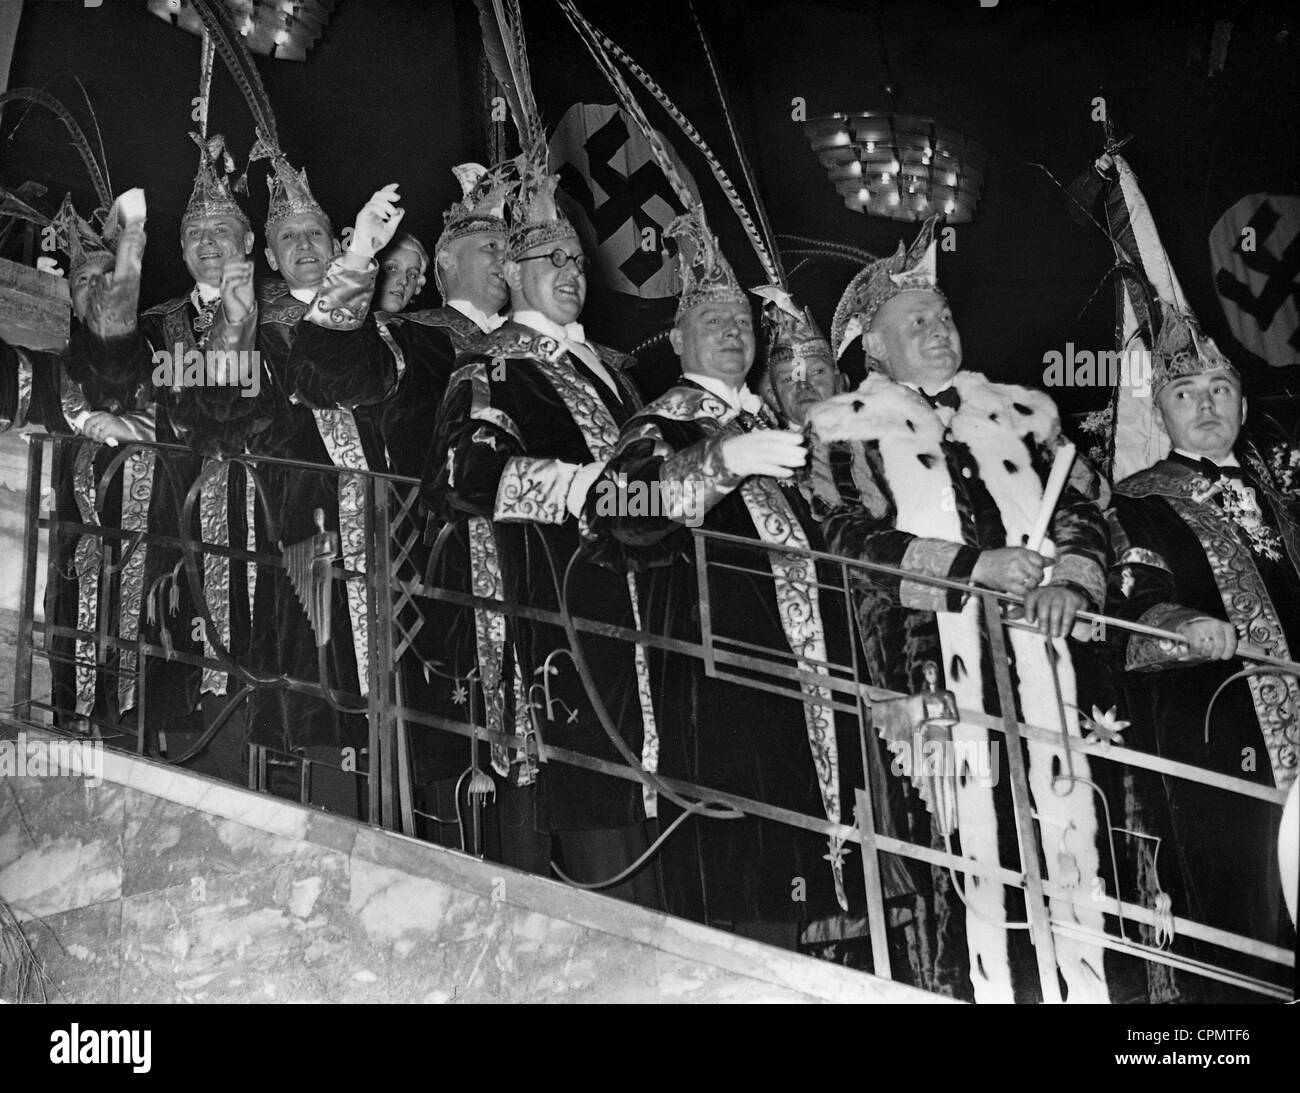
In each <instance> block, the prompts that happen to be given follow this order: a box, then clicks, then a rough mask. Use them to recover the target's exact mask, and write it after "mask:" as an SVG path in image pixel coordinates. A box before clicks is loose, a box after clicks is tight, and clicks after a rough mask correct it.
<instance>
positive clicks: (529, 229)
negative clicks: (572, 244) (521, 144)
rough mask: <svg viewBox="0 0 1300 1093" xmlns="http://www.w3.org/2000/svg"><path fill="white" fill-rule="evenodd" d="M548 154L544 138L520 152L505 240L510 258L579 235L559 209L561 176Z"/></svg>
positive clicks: (516, 257)
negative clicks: (558, 189) (557, 190)
mask: <svg viewBox="0 0 1300 1093" xmlns="http://www.w3.org/2000/svg"><path fill="white" fill-rule="evenodd" d="M549 158H550V152H549V149H548V148H547V146H546V143H545V141H542V142H541V143H540V144H539V145H536V146H534V147H533V148H532V149H531V150H530V151H528V152H525V153H523V154H522V155H520V157H519V159H518V161H517V162H518V164H519V179H518V181H517V182H516V183H515V186H514V199H513V201H512V202H511V205H510V233H509V236H508V237H507V240H506V256H507V257H508V258H511V259H518V258H519V257H520V256H522V255H523V254H525V253H527V252H528V251H530V250H532V249H533V248H534V247H540V246H543V245H545V244H547V243H558V242H559V241H560V240H561V239H574V238H577V235H578V231H577V229H576V228H575V227H574V226H573V225H572V224H571V223H570V222H569V219H568V217H566V216H565V215H564V213H562V212H560V207H559V205H558V204H557V203H556V199H555V192H556V189H557V187H558V186H559V183H560V176H559V175H554V174H551V171H550V168H549V165H548V160H549Z"/></svg>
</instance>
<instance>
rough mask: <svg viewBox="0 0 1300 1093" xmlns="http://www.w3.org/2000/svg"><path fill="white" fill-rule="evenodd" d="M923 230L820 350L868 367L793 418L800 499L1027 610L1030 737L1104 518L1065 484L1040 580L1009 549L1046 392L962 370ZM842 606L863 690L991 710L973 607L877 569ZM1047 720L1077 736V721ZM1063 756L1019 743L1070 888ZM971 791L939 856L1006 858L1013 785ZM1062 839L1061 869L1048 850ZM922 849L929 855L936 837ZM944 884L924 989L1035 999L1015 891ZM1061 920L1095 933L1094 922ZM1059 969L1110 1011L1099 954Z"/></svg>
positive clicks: (866, 545) (1020, 668)
mask: <svg viewBox="0 0 1300 1093" xmlns="http://www.w3.org/2000/svg"><path fill="white" fill-rule="evenodd" d="M933 227H934V222H933V221H930V222H928V223H927V224H926V225H925V227H924V228H923V229H922V231H921V233H920V235H919V236H918V237H917V239H916V240H915V241H914V242H913V244H912V246H911V248H909V249H908V250H906V251H905V250H904V247H903V245H902V244H901V243H900V244H899V247H898V250H897V252H896V253H895V254H893V255H891V256H890V257H888V258H883V259H881V260H879V261H877V262H875V263H873V264H872V265H870V266H868V267H866V268H865V269H864V270H862V271H861V272H860V273H859V274H858V275H857V276H856V277H855V278H854V279H853V280H852V281H851V282H850V284H849V286H848V288H847V289H846V290H845V293H844V296H843V298H842V299H841V300H840V304H839V306H838V307H837V308H836V313H835V321H834V323H833V326H832V337H831V341H832V344H833V345H836V346H837V347H838V348H839V350H840V352H843V350H844V348H845V347H846V346H847V344H848V343H849V342H850V341H851V340H852V339H853V338H854V337H855V336H858V335H861V336H862V339H863V343H864V348H865V349H866V353H867V357H868V364H869V366H870V371H869V372H868V374H867V378H866V379H865V380H864V381H863V383H862V384H861V386H860V387H859V388H858V389H857V390H856V391H851V392H846V393H844V394H840V395H836V396H834V397H833V398H831V399H829V400H827V401H826V402H823V403H821V404H820V405H818V406H815V407H813V408H812V410H811V411H810V412H809V427H810V429H811V431H812V433H813V435H814V437H815V438H816V440H817V443H816V444H815V445H814V460H813V472H812V489H813V495H814V503H815V504H816V505H817V506H818V508H819V511H820V512H821V513H823V514H824V519H823V525H822V526H823V529H824V531H825V534H826V539H827V541H828V543H829V544H830V547H831V549H832V550H833V551H834V552H835V553H837V554H842V555H845V556H846V557H848V558H851V559H860V560H862V561H865V562H873V563H883V564H886V565H889V566H893V567H895V568H897V569H900V570H902V571H903V572H904V573H907V574H916V575H918V576H929V577H938V578H945V579H947V580H951V581H959V582H963V583H965V582H967V581H973V582H974V583H975V584H976V585H981V586H983V587H986V588H991V589H995V590H997V591H1000V592H1006V593H1011V594H1014V595H1016V596H1023V597H1024V611H1025V616H1026V618H1027V620H1028V621H1029V622H1030V623H1033V624H1036V625H1037V627H1038V629H1039V630H1040V631H1041V632H1042V634H1041V635H1040V634H1031V633H1028V632H1026V631H1024V630H1019V629H1014V630H1009V631H1008V632H1007V644H1008V648H1009V651H1010V652H1011V653H1012V654H1013V656H1014V662H1013V663H1014V665H1015V671H1016V674H1015V677H1014V678H1015V681H1016V687H1017V693H1016V701H1017V713H1019V714H1020V715H1021V716H1022V717H1023V718H1024V720H1026V721H1029V722H1031V723H1034V724H1050V725H1057V724H1062V723H1063V720H1062V716H1061V714H1060V712H1059V706H1058V701H1062V702H1064V703H1065V704H1066V706H1067V711H1069V710H1074V709H1075V708H1076V707H1077V706H1080V705H1083V700H1082V699H1080V698H1078V697H1077V695H1076V694H1075V686H1074V671H1073V668H1072V667H1071V669H1070V670H1069V671H1068V672H1063V673H1062V676H1061V689H1060V695H1061V696H1063V697H1062V698H1060V699H1058V692H1057V689H1056V687H1055V686H1054V683H1053V672H1054V668H1053V665H1056V664H1071V665H1073V660H1072V657H1073V656H1075V655H1077V650H1076V652H1075V653H1072V652H1071V650H1070V647H1069V645H1068V643H1067V635H1069V634H1070V633H1071V626H1072V623H1073V621H1074V616H1075V614H1076V612H1077V611H1078V610H1079V609H1080V608H1082V607H1084V606H1087V607H1090V608H1093V609H1096V608H1098V607H1100V605H1101V602H1102V600H1103V598H1104V589H1105V572H1106V569H1105V566H1106V562H1107V560H1108V555H1107V542H1106V521H1105V518H1104V516H1103V514H1102V512H1101V510H1100V508H1099V507H1098V506H1097V505H1096V504H1095V503H1094V502H1093V501H1092V500H1091V499H1090V498H1089V497H1086V496H1084V495H1083V493H1081V492H1080V490H1079V489H1078V488H1076V487H1075V486H1074V485H1072V484H1071V485H1067V486H1066V488H1065V491H1064V492H1063V494H1062V496H1061V499H1060V501H1059V503H1058V504H1057V506H1056V509H1055V514H1054V516H1053V519H1052V523H1051V526H1050V535H1051V539H1052V542H1054V544H1055V565H1054V567H1053V569H1052V571H1051V576H1050V578H1048V577H1047V576H1046V571H1047V566H1048V564H1049V559H1048V558H1047V557H1046V556H1045V555H1044V554H1040V553H1039V552H1038V551H1036V550H1031V549H1029V548H1028V547H1027V546H1025V545H1024V543H1025V538H1026V536H1027V534H1028V533H1029V531H1030V528H1031V526H1032V523H1033V521H1034V519H1035V517H1036V516H1037V514H1038V510H1039V508H1040V506H1041V503H1042V498H1043V485H1044V480H1045V478H1046V475H1047V472H1048V468H1049V467H1050V466H1051V464H1052V458H1053V452H1054V450H1055V448H1056V446H1057V444H1058V442H1059V440H1060V420H1059V416H1058V414H1057V410H1056V407H1055V405H1054V404H1053V403H1052V401H1051V399H1049V398H1048V397H1047V396H1046V395H1044V394H1043V393H1042V392H1039V391H1032V390H1029V389H1027V388H1023V387H1018V386H1012V385H1009V384H1000V383H994V382H992V381H990V380H989V379H987V378H986V377H984V376H982V375H980V374H978V373H974V372H963V371H960V369H961V365H962V360H963V354H962V350H963V347H962V341H961V337H960V335H959V334H958V332H957V328H956V325H955V323H954V321H953V315H952V310H951V308H950V307H949V305H948V301H947V299H946V298H945V297H944V295H943V294H942V292H941V291H940V289H939V285H938V280H937V277H936V274H935V265H934V263H935V251H936V248H935V246H934V243H933V241H932V232H933ZM1080 481H1081V482H1082V481H1083V478H1082V476H1081V478H1080ZM854 598H855V601H856V603H855V606H856V614H857V621H858V630H859V633H860V635H861V638H862V645H863V648H864V651H865V653H866V659H867V663H868V665H869V667H870V671H871V677H872V682H873V683H874V684H876V685H877V686H880V687H888V688H889V689H891V690H895V691H900V692H903V693H905V694H910V693H916V692H919V691H921V690H922V689H923V688H924V686H925V675H926V670H927V666H928V665H930V664H931V663H932V664H933V666H934V667H936V668H937V669H938V673H939V678H940V679H942V680H944V682H942V683H940V684H939V685H940V686H943V687H946V688H948V689H950V690H952V691H953V692H954V693H955V695H956V697H957V701H958V703H959V705H960V706H961V707H962V708H966V709H974V710H983V711H984V712H986V713H988V714H993V715H996V714H997V713H998V712H999V709H1000V707H999V705H998V691H997V688H996V686H995V685H994V676H993V666H992V663H991V661H990V657H989V653H988V652H987V646H986V644H985V642H984V639H983V637H982V630H983V628H984V625H985V624H984V619H983V614H982V604H981V601H980V599H979V598H977V597H973V596H970V595H969V594H967V593H965V592H963V591H956V590H949V589H945V588H941V587H936V586H934V585H931V584H924V583H921V582H918V581H913V580H909V579H907V577H902V578H899V577H896V576H894V575H892V574H885V573H881V572H872V573H867V572H858V573H857V574H855V580H854ZM1044 637H1046V638H1048V639H1050V647H1049V644H1048V641H1045V640H1044ZM1084 708H1087V707H1086V706H1084ZM1063 724H1064V728H1065V729H1066V730H1067V731H1069V732H1070V733H1071V735H1081V729H1080V725H1079V723H1078V718H1077V716H1075V715H1074V714H1067V718H1066V719H1065V721H1064V723H1063ZM953 732H954V736H955V738H957V739H960V740H962V741H969V744H970V746H972V747H976V748H985V749H987V748H988V747H990V746H991V744H990V738H989V735H988V732H987V730H986V729H984V728H982V727H981V726H979V725H968V724H965V723H961V724H959V725H958V726H956V727H955V728H954V730H953ZM1061 762H1063V758H1062V756H1061V753H1060V751H1059V750H1058V749H1055V748H1051V747H1047V746H1039V745H1031V746H1030V749H1029V772H1030V779H1031V787H1032V789H1033V793H1034V806H1035V808H1036V810H1037V811H1038V813H1039V814H1040V815H1041V816H1042V817H1043V818H1044V819H1043V824H1042V832H1043V841H1044V853H1045V856H1046V860H1047V869H1048V875H1049V877H1051V878H1052V879H1057V878H1058V877H1060V876H1062V875H1068V876H1069V877H1071V878H1073V879H1071V880H1070V883H1078V884H1081V885H1082V886H1083V887H1084V888H1087V887H1089V886H1090V885H1091V884H1092V883H1093V882H1094V881H1096V880H1097V877H1098V869H1099V867H1100V854H1099V844H1098V841H1097V840H1098V835H1099V832H1100V831H1101V825H1102V822H1103V821H1102V820H1101V818H1100V817H1099V816H1098V813H1097V809H1096V806H1095V803H1094V799H1093V794H1092V791H1091V789H1089V788H1088V787H1087V786H1086V785H1083V784H1074V785H1071V786H1069V787H1066V788H1061V787H1053V786H1052V782H1051V777H1052V771H1053V770H1055V769H1057V767H1056V766H1055V765H1056V764H1060V763H1061ZM1074 764H1075V766H1074V770H1075V773H1076V774H1077V775H1079V776H1080V777H1083V778H1086V777H1087V774H1086V773H1081V772H1080V767H1081V766H1083V767H1086V762H1085V761H1084V760H1082V759H1080V758H1079V757H1078V756H1077V755H1076V757H1075V758H1074ZM979 783H980V780H979V779H963V780H962V781H961V782H960V783H959V784H958V785H957V786H956V789H955V793H956V799H957V806H958V813H959V821H958V822H959V826H958V828H957V830H956V831H955V832H954V833H953V834H952V835H951V841H952V845H953V847H954V850H953V852H954V853H960V854H963V855H965V856H967V857H970V858H973V859H974V860H976V861H979V862H982V863H985V864H987V865H995V864H998V863H1001V864H1007V863H1006V862H1004V861H1003V859H1002V850H1001V849H1000V847H1001V846H1002V845H1005V841H1006V840H1007V839H1008V838H1011V837H1013V836H1011V835H1010V832H1011V831H1012V830H1013V824H1014V816H1013V813H1012V809H1011V801H1010V795H1009V791H1008V789H1007V786H1006V784H1005V783H1003V784H1000V785H999V786H989V785H988V784H987V783H985V784H979ZM901 789H902V792H903V793H904V794H905V796H906V799H907V801H908V804H909V809H910V811H911V812H912V816H913V821H914V823H915V825H916V826H915V828H914V829H915V830H917V831H918V832H925V831H929V830H930V829H931V828H930V825H931V817H930V816H929V814H928V812H927V810H926V809H925V808H924V806H922V805H920V804H919V801H918V799H917V798H916V797H915V795H914V793H915V791H914V788H913V787H912V786H910V785H907V784H904V785H903V786H902V787H901ZM1066 831H1069V832H1070V838H1071V844H1070V848H1069V855H1068V857H1067V856H1065V850H1064V848H1063V847H1062V846H1061V840H1062V839H1063V838H1064V834H1063V833H1064V832H1066ZM933 838H934V843H935V845H937V846H943V845H944V840H943V838H942V837H940V835H939V834H938V833H936V834H935V835H934V836H933ZM1067 861H1068V863H1069V864H1068V866H1067V865H1066V864H1064V863H1066V862H1067ZM1080 877H1081V878H1082V879H1078V878H1080ZM958 880H959V882H960V883H961V885H962V888H963V891H964V893H965V895H964V897H961V896H959V895H958V894H957V893H954V892H953V890H952V888H951V887H950V886H949V884H948V883H947V881H946V878H945V879H942V880H941V882H940V883H938V884H936V885H935V886H934V887H933V888H932V890H931V891H930V893H929V896H928V898H929V899H930V900H931V901H932V913H934V914H935V916H936V917H935V920H934V921H935V922H936V923H937V924H938V927H937V928H938V931H939V952H938V954H937V959H938V960H939V965H938V966H937V967H936V969H935V975H936V976H937V979H938V981H939V982H940V983H941V984H942V988H941V989H944V990H947V991H951V992H953V993H956V994H957V995H958V996H962V997H974V999H975V1000H977V1001H1004V1002H1009V1001H1012V1000H1014V999H1017V998H1019V999H1024V998H1027V997H1032V993H1029V994H1027V993H1026V992H1033V991H1034V990H1035V989H1036V982H1037V976H1036V974H1035V972H1034V963H1033V957H1032V952H1031V951H1030V950H1029V949H1028V947H1027V946H1024V945H1023V941H1024V938H1025V935H1024V934H1023V933H1019V932H1017V931H1014V930H1008V929H1005V928H1004V926H1003V924H1005V923H1008V922H1012V921H1015V920H1016V919H1018V918H1023V912H1022V911H1021V910H1020V909H1019V907H1018V899H1019V896H1018V894H1017V893H1015V892H1007V891H1005V890H1004V889H1003V887H1002V886H1001V885H999V884H996V883H988V882H984V883H978V884H976V883H972V881H971V878H970V877H969V876H967V877H965V878H960V877H959V878H958ZM1061 911H1062V913H1065V911H1064V908H1062V909H1061ZM1069 913H1071V914H1075V915H1076V916H1077V917H1078V919H1079V920H1080V921H1084V922H1086V923H1087V925H1089V926H1090V927H1096V928H1097V929H1100V928H1101V925H1102V916H1101V912H1100V911H1095V913H1094V910H1093V909H1091V908H1088V909H1084V910H1083V911H1078V910H1077V909H1075V910H1072V911H1070V912H1069ZM963 935H964V936H963ZM1057 958H1058V963H1059V965H1060V968H1061V973H1062V976H1063V977H1064V980H1065V982H1066V989H1067V991H1068V996H1069V998H1070V1000H1071V1001H1088V1000H1091V1001H1104V1000H1107V999H1108V993H1107V987H1106V981H1105V976H1106V972H1105V969H1104V967H1103V959H1104V958H1103V950H1102V948H1101V947H1100V946H1099V945H1096V944H1094V943H1090V942H1082V941H1077V942H1076V941H1073V940H1070V939H1061V940H1059V941H1058V942H1057Z"/></svg>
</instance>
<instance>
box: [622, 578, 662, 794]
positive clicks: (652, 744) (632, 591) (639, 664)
mask: <svg viewBox="0 0 1300 1093" xmlns="http://www.w3.org/2000/svg"><path fill="white" fill-rule="evenodd" d="M627 592H628V596H629V598H630V599H631V601H632V622H633V624H634V625H635V626H636V628H637V629H638V630H640V629H641V601H640V599H639V598H638V597H637V589H636V577H635V575H633V574H631V573H629V574H627ZM632 652H633V657H634V659H635V662H636V695H637V701H638V702H639V703H640V704H641V766H642V768H643V769H644V770H648V771H650V773H651V774H653V773H654V772H655V771H657V770H658V769H659V726H658V724H657V722H656V721H655V704H654V698H653V697H652V696H653V693H654V692H653V690H652V688H651V685H650V660H649V657H648V655H647V652H646V646H645V643H644V642H639V641H638V642H637V643H636V644H635V645H634V646H633V647H632ZM641 801H642V804H643V805H644V806H645V814H646V819H647V820H653V819H655V818H656V817H657V816H658V815H659V794H658V792H657V791H656V790H653V789H651V788H650V787H649V786H647V785H642V786H641Z"/></svg>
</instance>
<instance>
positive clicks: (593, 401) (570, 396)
mask: <svg viewBox="0 0 1300 1093" xmlns="http://www.w3.org/2000/svg"><path fill="white" fill-rule="evenodd" d="M539 370H540V371H541V373H542V375H543V376H545V377H546V379H547V380H548V381H549V382H550V384H551V386H552V387H553V388H554V389H555V393H556V394H557V395H559V396H560V401H561V402H563V403H564V407H565V409H566V410H568V411H569V416H570V417H571V418H573V421H574V423H575V424H576V425H577V426H578V428H579V429H580V430H582V438H583V440H584V441H586V444H587V448H588V450H589V451H590V452H591V455H592V458H593V459H609V457H610V456H612V455H613V454H614V449H615V448H616V447H617V446H618V433H619V430H618V425H617V424H616V423H615V422H614V418H613V416H612V415H611V414H610V412H609V410H608V409H607V408H606V407H605V404H604V402H602V401H601V399H600V396H599V395H598V394H597V393H596V389H595V388H594V387H593V386H592V385H591V383H590V382H589V381H588V380H587V379H586V378H585V377H583V376H581V375H579V374H578V372H577V370H576V369H575V368H574V367H573V365H571V364H569V363H568V361H566V360H548V361H546V362H545V364H544V365H543V366H542V367H541V368H540V369H539Z"/></svg>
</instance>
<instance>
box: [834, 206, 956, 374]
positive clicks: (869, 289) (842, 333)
mask: <svg viewBox="0 0 1300 1093" xmlns="http://www.w3.org/2000/svg"><path fill="white" fill-rule="evenodd" d="M938 219H939V218H938V217H935V216H932V217H931V218H930V219H929V220H927V221H926V222H925V223H924V224H923V225H922V226H921V231H920V232H919V233H918V235H917V237H916V238H915V239H914V240H912V245H911V246H910V247H907V248H906V249H904V247H903V244H902V242H901V241H900V242H899V244H898V249H897V250H896V251H894V253H893V254H891V255H889V256H888V257H887V258H880V259H877V260H876V261H875V262H872V263H871V264H870V265H868V266H866V267H865V268H863V269H862V270H861V271H860V272H859V273H858V275H857V276H856V277H854V278H853V280H852V281H850V282H849V284H848V287H847V288H846V289H845V290H844V294H843V295H842V296H841V297H840V302H839V303H838V304H837V305H836V307H835V317H834V319H833V320H832V321H831V345H832V346H834V347H835V358H836V360H838V359H839V358H840V357H842V356H843V355H844V350H845V349H847V348H848V347H849V344H850V343H851V342H852V341H853V340H854V339H855V338H859V337H862V336H863V335H865V334H866V333H867V331H868V330H870V329H871V321H872V320H873V319H874V318H875V317H876V312H877V311H879V310H880V307H881V305H882V304H884V303H885V301H886V300H892V299H893V298H894V297H895V296H899V295H901V294H902V293H904V292H933V293H935V294H936V295H937V296H939V297H940V298H943V293H942V292H941V291H940V289H939V280H938V275H937V273H936V263H935V252H936V250H937V248H936V246H935V241H934V226H935V224H936V223H937V222H938Z"/></svg>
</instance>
